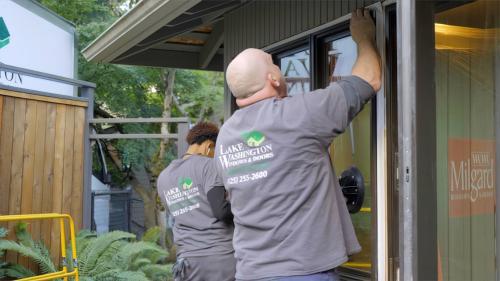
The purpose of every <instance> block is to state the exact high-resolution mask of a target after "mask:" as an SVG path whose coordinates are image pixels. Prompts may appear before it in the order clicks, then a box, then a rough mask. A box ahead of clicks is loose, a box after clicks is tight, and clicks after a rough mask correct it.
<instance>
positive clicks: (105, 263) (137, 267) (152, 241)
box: [0, 223, 172, 281]
mask: <svg viewBox="0 0 500 281" xmlns="http://www.w3.org/2000/svg"><path fill="white" fill-rule="evenodd" d="M26 226H27V225H26V224H25V223H20V224H18V225H17V226H16V237H17V241H10V240H6V239H5V237H6V236H7V231H6V230H5V229H2V228H0V257H2V255H3V252H5V251H14V252H17V253H19V254H21V255H23V256H26V257H28V258H30V259H31V260H33V261H35V262H37V263H38V264H39V266H40V271H41V273H50V272H55V271H56V270H57V269H56V267H55V265H54V264H53V263H52V261H51V260H50V254H49V251H48V250H47V248H46V247H45V246H44V245H43V243H42V242H39V241H33V239H32V238H31V235H30V234H29V233H28V232H27V230H26V229H27V228H26ZM158 233H159V229H152V230H149V231H148V232H147V233H146V235H144V237H143V240H142V241H136V236H135V235H134V234H131V233H128V232H123V231H113V232H109V233H106V234H103V235H99V236H98V235H96V234H95V233H93V232H90V231H88V230H82V231H81V232H80V233H78V235H77V237H76V247H77V254H78V268H79V276H80V280H82V281H108V280H109V281H129V280H130V281H160V280H161V281H164V280H172V273H171V270H170V268H171V267H170V265H167V264H164V261H165V259H166V258H167V256H168V253H167V252H166V251H165V250H163V249H162V248H161V247H160V246H158V244H156V243H157V241H158V238H159V234H158ZM66 257H67V261H66V264H67V265H68V270H70V271H72V270H73V261H72V258H71V245H69V246H68V247H67V254H66ZM33 275H34V273H33V272H31V271H30V270H29V269H27V268H25V267H23V266H21V265H18V264H10V263H1V262H0V279H2V278H6V277H10V278H16V279H17V278H25V277H29V276H33Z"/></svg>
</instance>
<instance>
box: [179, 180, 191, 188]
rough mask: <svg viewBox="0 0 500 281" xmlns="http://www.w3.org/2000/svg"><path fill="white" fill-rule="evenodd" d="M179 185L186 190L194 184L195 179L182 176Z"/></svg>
mask: <svg viewBox="0 0 500 281" xmlns="http://www.w3.org/2000/svg"><path fill="white" fill-rule="evenodd" d="M179 186H181V187H182V189H184V190H188V189H191V187H192V186H193V180H192V179H191V178H180V179H179Z"/></svg>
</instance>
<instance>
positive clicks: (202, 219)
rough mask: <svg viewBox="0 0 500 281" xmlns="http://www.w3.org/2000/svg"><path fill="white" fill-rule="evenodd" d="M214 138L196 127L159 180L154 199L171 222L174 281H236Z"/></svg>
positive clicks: (213, 132) (208, 129) (210, 129)
mask: <svg viewBox="0 0 500 281" xmlns="http://www.w3.org/2000/svg"><path fill="white" fill-rule="evenodd" d="M218 133H219V129H218V128H217V126H216V125H214V124H211V123H199V124H197V125H196V126H194V127H193V128H192V129H191V130H190V131H189V133H188V135H187V138H186V141H187V142H188V144H189V148H188V151H187V153H186V154H184V156H183V157H182V158H181V159H177V160H174V161H172V162H171V163H170V165H168V167H167V168H166V169H165V170H163V172H161V174H160V176H159V177H158V185H157V186H158V195H159V196H160V198H161V200H162V202H163V204H165V205H166V206H167V207H168V209H169V211H170V213H171V214H172V215H173V216H174V218H175V223H174V227H173V233H174V242H175V245H176V247H177V263H176V264H175V266H174V278H175V281H187V280H190V281H191V280H193V281H231V280H234V276H235V271H236V268H235V267H236V261H235V259H234V250H233V246H232V237H233V215H232V213H231V206H230V204H229V202H228V201H226V199H225V189H224V186H223V184H222V180H221V179H220V178H219V177H218V176H217V173H216V171H215V165H214V164H213V163H212V161H214V160H213V156H214V147H215V141H216V140H217V135H218Z"/></svg>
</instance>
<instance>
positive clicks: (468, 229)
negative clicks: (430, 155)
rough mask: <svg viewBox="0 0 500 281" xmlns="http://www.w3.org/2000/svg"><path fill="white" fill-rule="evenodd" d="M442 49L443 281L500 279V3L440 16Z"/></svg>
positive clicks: (438, 90)
mask: <svg viewBox="0 0 500 281" xmlns="http://www.w3.org/2000/svg"><path fill="white" fill-rule="evenodd" d="M435 44H436V45H435V50H436V58H435V59H436V66H435V67H436V69H435V70H436V71H435V75H436V76H435V79H436V138H437V139H436V145H437V150H436V151H437V163H436V164H437V165H436V166H437V171H436V174H437V216H438V218H437V222H438V223H437V238H438V278H439V280H495V270H496V266H495V245H496V242H495V197H496V180H497V179H496V178H497V176H498V168H497V167H496V155H495V153H496V147H498V143H499V142H498V139H497V136H496V131H495V123H496V122H498V121H499V118H498V113H496V111H498V109H497V108H495V103H496V100H497V99H498V98H499V97H500V89H499V85H500V81H499V80H498V77H499V76H498V75H499V73H500V56H499V50H500V2H498V1H475V2H472V3H469V4H465V5H462V6H459V7H455V8H452V9H449V10H445V11H442V12H439V13H437V14H436V16H435ZM495 77H496V78H495ZM495 120H496V122H495Z"/></svg>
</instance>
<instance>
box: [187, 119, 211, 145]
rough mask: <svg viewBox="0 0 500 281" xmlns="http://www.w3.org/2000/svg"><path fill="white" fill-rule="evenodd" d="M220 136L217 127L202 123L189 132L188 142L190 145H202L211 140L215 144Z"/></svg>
mask: <svg viewBox="0 0 500 281" xmlns="http://www.w3.org/2000/svg"><path fill="white" fill-rule="evenodd" d="M218 134H219V128H218V127H217V125H215V124H214V123H210V122H200V123H198V124H196V125H195V126H194V127H193V128H191V130H189V133H188V135H187V137H186V141H187V143H188V144H189V145H192V144H195V143H196V144H202V143H203V142H204V141H206V140H211V141H213V142H214V143H215V141H216V140H217V135H218Z"/></svg>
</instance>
